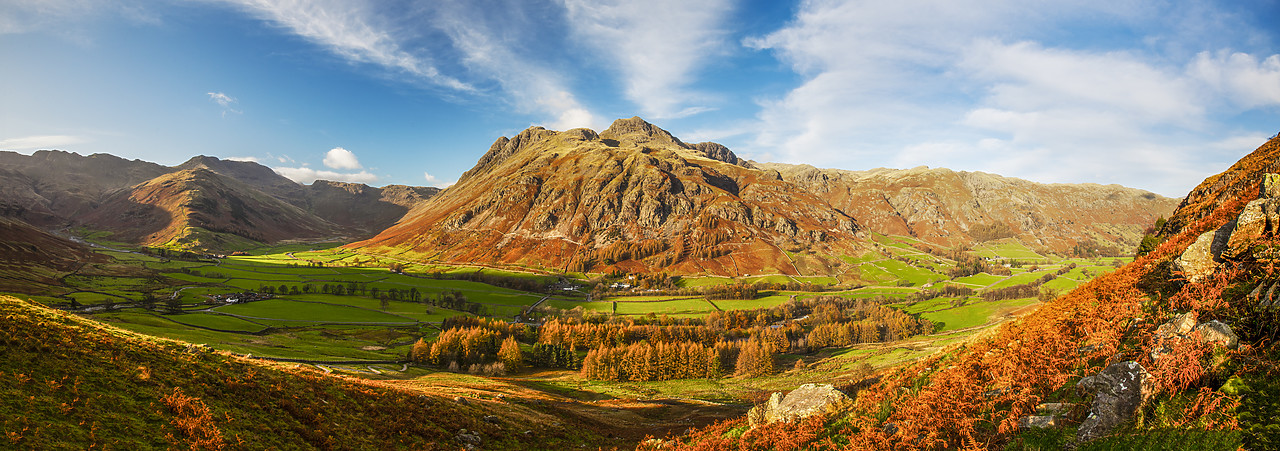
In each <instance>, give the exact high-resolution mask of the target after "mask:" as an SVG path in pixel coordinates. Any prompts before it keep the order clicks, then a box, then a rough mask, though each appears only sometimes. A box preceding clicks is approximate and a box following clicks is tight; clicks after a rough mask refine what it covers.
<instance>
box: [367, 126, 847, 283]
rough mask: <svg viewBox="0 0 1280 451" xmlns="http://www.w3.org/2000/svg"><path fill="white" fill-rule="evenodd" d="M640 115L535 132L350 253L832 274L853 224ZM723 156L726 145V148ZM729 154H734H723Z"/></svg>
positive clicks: (489, 156)
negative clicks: (603, 125)
mask: <svg viewBox="0 0 1280 451" xmlns="http://www.w3.org/2000/svg"><path fill="white" fill-rule="evenodd" d="M700 146H702V147H703V148H705V149H710V150H711V153H712V154H715V155H716V156H718V157H720V158H721V159H713V158H708V156H707V155H706V154H704V153H703V152H702V151H699V150H698V149H696V148H694V146H689V145H687V144H684V143H683V142H682V141H680V140H679V139H678V138H676V137H674V136H672V135H671V134H670V133H668V132H666V131H665V130H662V129H660V128H657V127H655V126H653V125H652V124H649V123H647V122H644V121H643V120H640V119H639V118H632V119H619V120H618V121H615V122H614V124H613V126H611V127H609V129H608V130H605V131H603V132H601V133H600V134H599V135H596V134H595V133H591V132H590V131H589V130H584V129H579V130H572V131H569V132H554V131H550V130H546V129H543V128H541V127H532V128H529V129H527V130H525V131H523V132H521V133H520V134H518V135H516V136H515V137H514V138H511V139H506V138H503V139H499V140H498V141H496V142H495V143H494V145H493V146H491V147H490V149H489V151H488V152H487V153H486V154H485V155H484V156H483V157H481V159H480V161H479V162H478V163H477V164H476V166H475V167H474V168H472V169H471V170H469V171H467V172H466V174H464V175H463V177H462V178H461V179H460V181H459V182H458V183H457V184H456V185H454V186H452V187H450V188H449V189H447V190H445V191H442V192H441V193H440V194H438V195H436V196H435V197H433V198H431V199H430V200H428V201H426V202H424V203H422V204H421V205H420V206H419V207H417V208H415V209H414V210H412V211H411V212H410V213H409V214H408V215H407V216H406V217H405V218H404V220H402V221H401V222H400V223H399V224H397V225H395V226H393V227H391V228H389V229H387V230H386V231H384V232H383V233H381V234H379V235H378V236H376V237H374V238H372V239H369V240H366V241H363V242H359V243H355V244H352V245H351V246H352V247H360V248H364V249H366V250H371V251H374V252H384V253H407V254H410V256H413V257H415V258H423V257H425V258H432V259H438V260H442V261H448V262H474V263H488V264H516V265H529V266H536V267H543V268H550V269H560V270H567V271H582V270H590V271H613V270H621V271H627V272H644V271H657V270H663V271H672V272H677V273H685V274H690V273H694V274H696V273H704V274H706V273H709V274H721V275H741V274H746V273H750V274H757V273H783V274H801V273H804V274H813V273H822V274H830V273H832V272H834V271H831V268H832V267H834V266H835V265H837V264H839V262H838V261H836V260H834V259H830V258H828V257H825V256H824V255H826V254H824V253H823V252H814V253H813V254H812V256H810V255H804V256H801V257H795V258H793V257H790V256H788V255H787V253H786V252H784V251H783V249H788V250H815V251H821V250H824V249H825V250H826V251H831V250H833V249H834V248H837V247H839V248H842V249H844V250H848V249H849V248H850V247H853V246H857V243H858V240H857V239H856V233H857V232H858V231H859V226H858V223H857V221H855V220H854V219H853V218H852V217H850V216H848V215H846V214H844V213H843V212H841V211H839V210H837V209H835V208H832V207H831V205H829V204H827V203H826V202H825V201H822V200H821V199H818V198H817V197H816V196H814V195H812V194H810V193H808V192H806V191H804V190H803V189H799V188H798V187H796V186H795V185H793V184H791V183H788V182H785V181H782V180H778V179H777V178H776V177H772V176H771V175H772V174H771V173H768V172H765V171H759V170H753V169H749V168H746V167H743V166H740V165H736V164H731V163H729V162H726V161H722V159H724V160H733V159H736V158H737V157H736V156H732V154H731V153H726V152H719V151H716V150H715V147H716V146H711V145H700ZM726 150H727V149H726ZM730 157H732V158H730Z"/></svg>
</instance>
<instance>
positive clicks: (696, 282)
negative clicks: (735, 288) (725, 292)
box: [680, 277, 734, 288]
mask: <svg viewBox="0 0 1280 451" xmlns="http://www.w3.org/2000/svg"><path fill="white" fill-rule="evenodd" d="M733 282H734V281H733V279H730V278H728V277H682V278H680V286H681V287H685V288H697V287H708V286H715V285H728V284H731V283H733Z"/></svg>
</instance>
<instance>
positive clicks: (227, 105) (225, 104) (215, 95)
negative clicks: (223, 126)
mask: <svg viewBox="0 0 1280 451" xmlns="http://www.w3.org/2000/svg"><path fill="white" fill-rule="evenodd" d="M206 94H208V95H209V100H212V101H213V103H216V104H218V106H221V107H222V115H223V116H226V115H227V113H228V112H231V113H236V114H240V113H241V111H240V110H237V109H235V107H234V106H233V105H235V104H236V103H237V102H236V99H235V97H231V96H229V95H226V94H224V93H221V92H209V93H206Z"/></svg>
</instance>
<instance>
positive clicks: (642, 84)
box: [562, 0, 734, 119]
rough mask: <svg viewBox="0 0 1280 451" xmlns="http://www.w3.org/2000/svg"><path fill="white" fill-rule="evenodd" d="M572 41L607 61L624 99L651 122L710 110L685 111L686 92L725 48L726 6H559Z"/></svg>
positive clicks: (618, 1)
mask: <svg viewBox="0 0 1280 451" xmlns="http://www.w3.org/2000/svg"><path fill="white" fill-rule="evenodd" d="M562 3H563V4H564V6H565V10H566V13H567V16H568V24H569V27H570V29H571V30H572V32H573V35H574V36H575V37H576V38H577V39H578V40H579V41H580V42H582V43H583V44H585V45H587V46H589V47H592V48H594V49H595V50H596V51H597V52H599V54H600V55H603V56H604V57H605V58H607V59H609V60H611V62H612V64H611V66H612V67H613V68H614V69H613V70H614V72H615V73H616V74H617V75H618V76H619V77H621V78H622V82H623V84H624V85H625V95H626V97H627V99H629V100H631V101H632V102H634V103H635V104H636V105H639V106H640V109H641V110H642V111H643V112H644V114H646V115H648V116H651V117H653V118H655V119H666V118H678V117H684V116H690V115H694V114H697V113H701V112H704V111H708V110H709V109H710V108H709V107H706V106H696V105H688V102H689V99H690V98H694V99H696V98H697V96H696V95H695V94H693V93H690V92H688V90H687V88H686V86H687V85H688V84H689V83H690V82H691V81H692V80H693V79H694V78H695V76H696V72H697V70H698V69H699V68H700V67H701V66H702V65H703V64H706V63H707V60H708V57H709V56H710V55H713V54H715V53H717V52H718V51H720V50H721V49H722V48H723V47H724V46H726V42H725V37H726V35H727V32H726V30H725V29H724V21H725V20H726V18H727V17H728V16H729V13H730V12H732V10H733V6H734V5H733V2H731V1H729V0H707V1H698V2H688V1H683V0H657V1H648V2H636V1H627V0H610V1H586V0H562Z"/></svg>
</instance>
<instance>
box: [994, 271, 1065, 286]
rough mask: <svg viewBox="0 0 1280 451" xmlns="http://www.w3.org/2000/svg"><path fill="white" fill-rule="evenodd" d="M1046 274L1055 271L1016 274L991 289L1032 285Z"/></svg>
mask: <svg viewBox="0 0 1280 451" xmlns="http://www.w3.org/2000/svg"><path fill="white" fill-rule="evenodd" d="M1045 274H1053V271H1049V270H1041V271H1036V272H1024V273H1021V274H1014V275H1012V276H1009V277H1006V278H1004V280H1001V281H999V282H997V283H996V284H995V285H992V286H991V287H990V288H1004V287H1010V286H1014V285H1022V284H1027V283H1031V282H1032V281H1035V280H1037V279H1039V278H1041V277H1044V276H1045Z"/></svg>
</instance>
